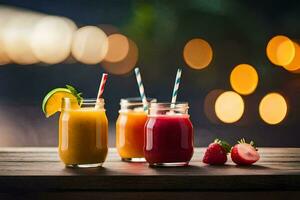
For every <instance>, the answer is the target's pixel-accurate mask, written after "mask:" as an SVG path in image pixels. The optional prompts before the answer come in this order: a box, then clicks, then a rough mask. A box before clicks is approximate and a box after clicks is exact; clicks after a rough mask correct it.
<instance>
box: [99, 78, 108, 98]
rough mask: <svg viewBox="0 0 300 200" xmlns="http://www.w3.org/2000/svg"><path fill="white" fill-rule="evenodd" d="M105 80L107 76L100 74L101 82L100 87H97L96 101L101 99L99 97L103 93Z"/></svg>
mask: <svg viewBox="0 0 300 200" xmlns="http://www.w3.org/2000/svg"><path fill="white" fill-rule="evenodd" d="M106 80H107V74H106V73H103V74H102V79H101V82H100V86H99V91H98V95H97V100H98V99H100V98H101V96H102V94H103V92H104V87H105V83H106Z"/></svg>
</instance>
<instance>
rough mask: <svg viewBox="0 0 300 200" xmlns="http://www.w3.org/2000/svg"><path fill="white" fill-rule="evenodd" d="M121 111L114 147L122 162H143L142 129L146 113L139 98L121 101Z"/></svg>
mask: <svg viewBox="0 0 300 200" xmlns="http://www.w3.org/2000/svg"><path fill="white" fill-rule="evenodd" d="M120 105H121V109H120V111H119V117H118V120H117V122H116V146H117V150H118V153H119V155H120V157H121V158H122V160H124V161H130V162H139V161H145V160H144V150H143V149H144V127H145V123H146V121H147V111H144V110H143V104H142V102H141V99H140V98H127V99H121V103H120Z"/></svg>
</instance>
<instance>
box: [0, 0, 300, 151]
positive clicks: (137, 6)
mask: <svg viewBox="0 0 300 200" xmlns="http://www.w3.org/2000/svg"><path fill="white" fill-rule="evenodd" d="M0 4H1V5H11V6H16V7H19V8H27V9H30V10H33V11H39V12H43V13H45V14H51V15H60V16H65V17H68V18H70V19H72V20H74V21H75V23H76V24H77V26H78V27H81V26H85V25H100V24H102V25H103V24H111V25H113V26H115V27H117V28H118V30H119V32H121V33H123V34H125V35H127V36H128V37H130V38H131V39H132V40H134V41H135V42H136V43H137V46H138V48H139V60H138V66H139V67H140V69H141V73H142V77H143V82H144V86H145V90H146V95H147V96H148V97H155V98H157V99H158V100H159V101H170V98H171V93H172V87H173V82H174V78H175V74H176V70H177V68H178V67H182V68H183V75H182V82H181V87H180V91H179V96H178V100H181V101H188V102H189V105H190V114H191V119H192V122H193V124H194V127H195V136H196V137H195V144H196V145H197V146H199V145H200V146H206V145H207V144H208V143H209V142H210V141H212V140H213V139H214V138H215V137H219V138H224V139H226V140H228V141H229V142H234V141H236V140H237V139H239V138H241V137H245V138H247V139H253V140H255V141H256V143H257V145H258V146H291V147H292V146H293V147H297V146H298V147H299V146H300V127H299V116H300V114H299V107H300V101H299V97H300V74H292V73H289V72H287V71H285V70H284V69H283V68H280V67H276V66H273V65H272V64H271V63H270V62H269V60H268V59H267V57H266V53H265V48H266V45H267V42H268V41H269V39H270V38H271V37H273V36H274V35H278V34H284V35H287V36H289V37H291V38H293V39H299V38H300V37H299V36H300V23H299V21H300V12H299V10H300V1H253V0H226V1H225V0H209V1H207V0H186V1H126V0H122V1H121V0H120V1H96V0H92V1H83V0H75V1H71V0H69V1H68V0H60V1H58V0H26V1H22V0H19V1H17V0H6V1H4V0H0ZM0 28H1V27H0ZM195 37H200V38H204V39H205V40H207V41H208V42H209V43H210V44H211V46H212V48H213V51H214V57H213V61H212V63H211V64H210V65H209V66H208V67H207V68H205V69H203V70H193V69H190V68H188V67H187V65H186V64H185V63H184V60H183V58H182V50H183V47H184V45H185V43H186V42H187V41H189V40H190V39H192V38H195ZM240 63H248V64H251V65H253V66H255V68H256V70H257V71H258V73H259V79H260V81H259V85H258V88H257V90H256V91H255V93H253V94H252V95H249V96H244V97H243V98H244V101H245V105H246V110H245V113H244V115H243V118H242V119H241V120H240V121H239V122H237V123H234V124H222V123H213V122H211V121H210V120H209V119H208V118H207V117H206V115H205V114H204V99H205V96H206V95H207V94H208V93H209V92H210V91H211V90H214V89H224V90H231V87H230V83H229V75H230V72H231V70H232V69H233V68H234V66H236V65H237V64H240ZM103 71H104V70H103V68H102V67H101V64H100V65H90V66H88V65H84V64H80V63H73V64H57V65H50V66H49V65H48V66H45V65H38V64H37V65H27V66H21V65H16V64H9V65H4V66H1V67H0V146H55V145H57V134H58V133H57V132H58V131H57V129H58V123H57V120H58V115H56V116H55V117H52V118H49V119H46V118H45V117H44V115H43V113H42V111H41V101H42V99H43V97H44V95H45V94H46V93H47V92H48V91H50V90H51V89H53V88H55V87H62V86H64V85H65V84H71V85H74V86H76V87H77V88H78V89H79V90H80V91H82V92H83V93H84V96H85V97H95V96H96V93H97V88H98V84H99V81H100V75H101V73H102V72H103ZM271 91H278V92H280V93H281V94H283V95H284V97H285V98H286V99H287V100H288V103H289V114H288V116H287V117H286V119H285V120H284V121H283V122H282V123H281V124H279V125H275V126H270V125H267V124H266V123H264V122H263V121H262V120H261V119H260V117H259V114H258V104H259V101H260V99H261V98H262V97H263V96H264V95H265V94H266V93H268V92H271ZM138 95H139V93H138V88H137V85H136V80H135V77H134V73H129V74H126V75H123V76H114V75H110V76H109V80H108V82H107V86H106V89H105V94H104V97H105V100H106V108H107V115H108V118H109V122H110V129H111V132H110V138H109V140H110V145H111V146H113V145H114V134H115V133H114V126H115V120H116V118H117V114H118V109H119V105H118V104H119V101H120V98H123V97H130V96H138Z"/></svg>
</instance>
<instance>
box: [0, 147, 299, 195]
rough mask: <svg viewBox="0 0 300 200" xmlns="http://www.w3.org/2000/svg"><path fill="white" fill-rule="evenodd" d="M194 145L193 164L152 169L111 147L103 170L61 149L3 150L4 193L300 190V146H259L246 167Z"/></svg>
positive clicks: (0, 171)
mask: <svg viewBox="0 0 300 200" xmlns="http://www.w3.org/2000/svg"><path fill="white" fill-rule="evenodd" d="M204 150H205V149H203V148H197V149H195V155H194V157H193V160H192V162H191V166H190V167H185V168H150V167H149V166H148V164H147V163H126V162H121V161H120V158H119V156H118V155H117V152H116V149H110V151H109V155H108V159H107V161H106V162H105V163H104V165H103V167H102V168H94V169H69V168H65V167H64V165H63V164H62V163H61V162H60V161H59V158H58V155H57V149H56V148H0V191H14V190H18V191H26V190H33V191H34V190H38V191H39V190H43V191H49V190H82V191H92V190H97V191H106V192H109V191H111V190H115V191H118V190H121V191H124V190H129V191H133V190H137V191H152V190H155V191H156V190H170V191H176V190H182V191H207V190H213V191H221V190H236V191H241V190H246V191H248V190H278V189H280V190H300V156H299V155H300V149H298V148H280V149H279V148H260V153H261V160H260V161H259V162H258V163H257V164H256V165H253V166H249V167H241V166H236V165H234V164H233V163H232V162H231V161H229V162H228V164H227V165H225V166H208V165H205V164H203V163H202V162H201V158H202V156H203V153H204Z"/></svg>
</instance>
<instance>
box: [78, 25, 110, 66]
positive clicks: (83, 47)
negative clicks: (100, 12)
mask: <svg viewBox="0 0 300 200" xmlns="http://www.w3.org/2000/svg"><path fill="white" fill-rule="evenodd" d="M107 51H108V39H107V35H106V34H105V33H104V32H103V31H102V30H101V29H100V28H98V27H96V26H85V27H82V28H80V29H78V30H77V31H76V33H75V35H74V38H73V44H72V55H73V56H74V58H75V59H77V60H78V61H80V62H82V63H85V64H97V63H99V62H101V61H102V60H103V59H104V57H105V56H106V53H107Z"/></svg>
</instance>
